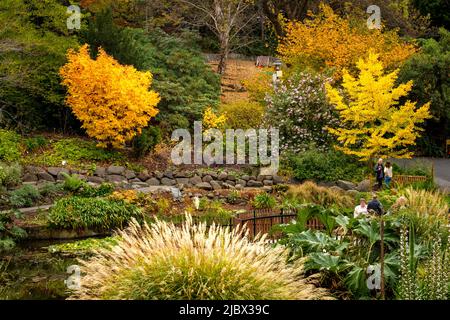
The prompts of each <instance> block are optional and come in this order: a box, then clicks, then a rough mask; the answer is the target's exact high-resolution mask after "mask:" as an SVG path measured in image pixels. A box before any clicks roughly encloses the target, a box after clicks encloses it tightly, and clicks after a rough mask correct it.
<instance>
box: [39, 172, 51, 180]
mask: <svg viewBox="0 0 450 320" xmlns="http://www.w3.org/2000/svg"><path fill="white" fill-rule="evenodd" d="M37 177H38V179H39V180H45V181H50V182H55V179H54V178H53V176H52V175H51V174H49V173H47V172H39V173H38V174H37Z"/></svg>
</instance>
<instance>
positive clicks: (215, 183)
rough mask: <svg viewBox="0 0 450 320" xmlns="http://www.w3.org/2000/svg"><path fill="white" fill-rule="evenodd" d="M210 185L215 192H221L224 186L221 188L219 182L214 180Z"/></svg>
mask: <svg viewBox="0 0 450 320" xmlns="http://www.w3.org/2000/svg"><path fill="white" fill-rule="evenodd" d="M209 184H210V185H211V187H212V188H213V189H214V190H220V189H222V186H221V185H220V184H219V183H218V182H217V181H214V180H212V181H211V182H210V183H209Z"/></svg>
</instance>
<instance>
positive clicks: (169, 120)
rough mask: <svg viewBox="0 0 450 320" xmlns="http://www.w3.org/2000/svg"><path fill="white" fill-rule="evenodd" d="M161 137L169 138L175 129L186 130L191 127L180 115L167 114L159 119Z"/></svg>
mask: <svg viewBox="0 0 450 320" xmlns="http://www.w3.org/2000/svg"><path fill="white" fill-rule="evenodd" d="M159 126H160V127H161V131H162V133H163V135H164V136H165V137H166V136H168V137H170V136H171V134H172V132H173V131H174V130H176V129H187V128H190V127H191V124H190V123H189V120H188V119H187V118H186V117H184V116H182V115H181V114H169V115H166V116H165V117H164V118H162V119H161V122H160V124H159Z"/></svg>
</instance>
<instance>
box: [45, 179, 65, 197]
mask: <svg viewBox="0 0 450 320" xmlns="http://www.w3.org/2000/svg"><path fill="white" fill-rule="evenodd" d="M39 192H40V193H41V195H42V196H43V197H52V198H53V197H55V196H57V195H60V194H63V193H64V184H62V183H52V182H48V183H45V184H43V185H42V186H41V187H40V188H39Z"/></svg>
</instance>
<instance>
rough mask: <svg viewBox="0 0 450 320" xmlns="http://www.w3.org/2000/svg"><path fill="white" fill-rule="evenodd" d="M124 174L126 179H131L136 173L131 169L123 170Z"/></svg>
mask: <svg viewBox="0 0 450 320" xmlns="http://www.w3.org/2000/svg"><path fill="white" fill-rule="evenodd" d="M124 176H125V178H127V179H128V180H129V179H133V178H136V173H134V171H132V170H125V173H124Z"/></svg>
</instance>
